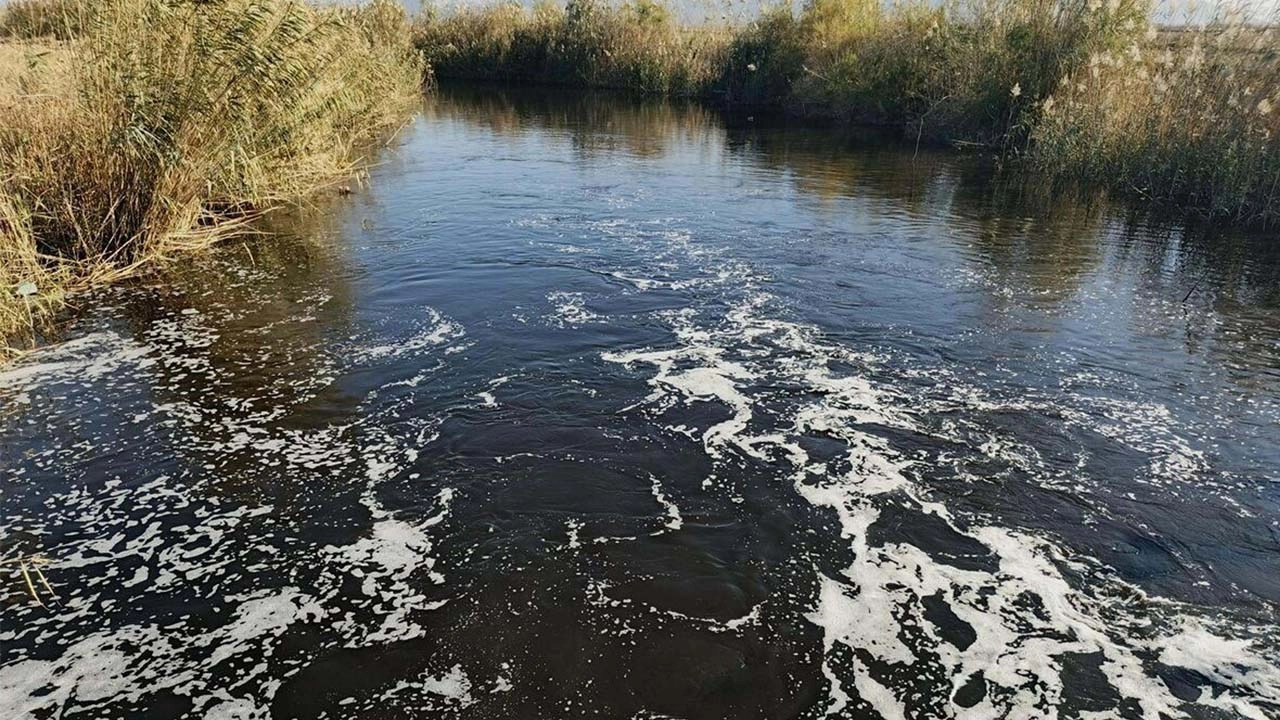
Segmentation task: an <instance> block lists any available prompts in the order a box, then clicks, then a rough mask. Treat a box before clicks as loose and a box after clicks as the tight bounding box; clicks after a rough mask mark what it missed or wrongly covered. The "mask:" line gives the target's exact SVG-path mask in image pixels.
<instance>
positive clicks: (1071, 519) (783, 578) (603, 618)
mask: <svg viewBox="0 0 1280 720" xmlns="http://www.w3.org/2000/svg"><path fill="white" fill-rule="evenodd" d="M275 225H276V226H277V228H278V229H283V231H284V235H283V236H282V237H275V238H263V239H254V240H249V241H245V242H237V243H232V244H229V245H227V246H225V247H222V248H220V249H218V250H217V251H216V252H214V253H212V254H211V256H210V257H208V258H203V259H199V260H198V261H194V262H191V263H186V264H184V265H183V266H180V267H175V268H173V269H171V270H170V271H168V272H166V273H165V274H164V275H163V276H161V277H157V278H154V279H151V280H149V281H147V282H145V283H139V284H136V285H134V286H131V287H126V288H120V289H116V290H113V291H110V292H107V293H104V294H103V295H101V296H100V297H97V298H93V299H92V302H89V301H86V302H85V303H84V305H85V307H84V309H83V311H82V312H81V313H80V314H79V315H78V316H76V317H75V318H74V320H73V321H72V322H71V323H70V325H69V327H68V328H67V330H66V336H65V339H64V340H63V341H62V342H60V343H57V344H53V345H51V346H49V347H47V348H45V349H43V350H41V351H38V352H35V353H33V354H32V355H30V356H29V357H27V358H25V359H23V360H22V361H20V362H18V363H16V364H13V365H11V366H9V367H7V368H5V369H4V370H2V371H0V469H2V471H3V478H2V482H3V485H2V486H0V492H2V495H0V542H2V543H3V552H4V553H5V556H6V557H9V558H12V557H15V556H16V555H17V554H18V553H39V554H42V555H44V556H45V557H47V558H48V559H49V560H50V564H49V565H48V566H47V567H46V568H45V572H46V574H47V576H48V578H49V579H50V581H51V582H52V583H53V585H54V587H55V590H56V591H57V593H58V596H59V600H58V601H56V602H55V600H54V598H52V597H49V596H48V595H47V593H42V594H43V595H44V597H45V600H46V601H47V602H48V604H49V607H40V606H38V605H36V604H35V603H34V602H32V600H31V599H30V597H29V596H28V594H27V591H26V588H25V585H24V584H23V582H22V579H21V575H20V574H19V573H18V571H17V568H16V566H14V565H13V564H7V565H3V566H0V568H3V576H2V579H3V585H0V598H2V599H3V603H4V604H3V608H2V609H3V615H2V617H3V625H0V644H2V647H3V655H2V656H0V716H3V717H5V718H25V717H34V718H47V717H94V718H97V717H128V718H177V717H201V718H265V717H273V718H289V717H299V718H322V717H323V718H362V719H364V718H405V717H424V718H425V717H431V718H434V717H455V716H456V717H465V718H507V717H513V718H515V717H518V718H543V717H546V718H558V717H566V718H567V717H603V718H658V717H669V718H726V717H735V718H756V717H760V718H817V717H824V716H830V717H845V718H878V717H882V718H925V717H931V718H932V717H964V718H1006V717H1007V718H1042V717H1066V718H1111V717H1125V718H1148V719H1151V720H1155V719H1156V718H1160V717H1171V718H1178V717H1191V718H1236V717H1242V718H1270V717H1276V716H1277V715H1278V714H1280V669H1278V668H1280V639H1278V627H1280V624H1278V622H1277V607H1278V603H1280V525H1278V521H1277V520H1276V518H1277V505H1278V504H1280V483H1277V478H1280V408H1278V407H1277V399H1278V398H1280V319H1277V318H1280V315H1277V307H1278V306H1280V251H1277V249H1276V248H1277V246H1276V245H1275V243H1274V242H1272V241H1269V240H1268V239H1267V238H1251V237H1247V236H1233V235H1229V234H1224V233H1207V232H1205V231H1203V230H1198V231H1194V232H1192V231H1188V230H1186V229H1184V228H1182V227H1180V226H1179V225H1177V224H1176V223H1168V222H1161V219H1160V218H1150V217H1140V216H1138V215H1136V214H1135V213H1133V212H1130V211H1128V210H1126V209H1125V208H1123V207H1116V206H1107V205H1105V204H1102V203H1099V202H1084V201H1081V200H1076V199H1073V198H1072V197H1070V196H1068V195H1065V194H1047V193H1043V192H1042V193H1032V194H1028V193H1027V192H1025V191H1023V190H1021V189H1020V188H1019V187H1017V185H1016V184H1015V183H1012V182H1008V181H1006V180H1003V179H1001V178H1000V177H998V176H997V177H993V174H992V169H991V168H990V167H987V166H985V165H984V164H983V163H981V162H978V161H975V160H973V159H971V158H965V157H961V156H955V155H948V154H940V153H937V152H933V151H929V150H927V149H920V150H917V149H916V148H913V147H910V146H905V147H904V146H901V145H893V144H886V143H885V142H884V141H883V139H882V138H880V139H877V138H874V137H872V136H870V135H869V134H867V133H852V134H835V133H832V132H829V131H824V130H817V129H801V128H789V129H786V128H779V127H771V126H770V123H768V122H766V120H765V119H764V118H751V119H748V118H741V117H739V118H733V119H728V120H726V119H723V118H720V117H717V116H715V115H714V114H712V113H709V112H708V111H707V110H705V109H701V108H697V107H690V106H675V105H668V104H657V103H636V102H631V101H625V100H619V99H616V98H609V97H601V96H582V95H578V96H566V97H561V96H554V95H548V94H547V93H544V92H537V93H529V94H520V93H513V92H511V91H504V90H499V89H493V88H488V89H483V88H482V89H479V90H465V91H464V90H460V89H449V88H446V89H445V90H443V91H441V93H440V94H439V95H438V96H437V97H435V98H433V99H431V100H429V101H428V102H427V103H426V105H425V107H424V110H423V112H422V114H421V115H420V117H418V118H417V120H416V121H415V122H414V123H413V125H412V126H411V127H409V128H407V129H406V131H405V132H404V134H403V135H402V136H401V138H399V140H398V142H397V146H396V147H395V148H394V149H393V150H391V151H389V152H388V153H386V154H385V155H384V156H383V159H382V163H381V164H380V165H378V166H377V167H376V168H375V169H374V170H373V171H372V173H371V177H370V178H369V181H368V183H367V187H366V188H364V189H362V190H360V191H359V192H357V193H356V194H355V195H353V196H350V197H345V198H335V199H332V200H329V201H325V202H324V203H323V204H322V206H321V207H318V208H315V209H313V210H311V211H310V212H305V213H300V214H297V216H296V217H292V218H286V217H282V218H277V219H276V222H275Z"/></svg>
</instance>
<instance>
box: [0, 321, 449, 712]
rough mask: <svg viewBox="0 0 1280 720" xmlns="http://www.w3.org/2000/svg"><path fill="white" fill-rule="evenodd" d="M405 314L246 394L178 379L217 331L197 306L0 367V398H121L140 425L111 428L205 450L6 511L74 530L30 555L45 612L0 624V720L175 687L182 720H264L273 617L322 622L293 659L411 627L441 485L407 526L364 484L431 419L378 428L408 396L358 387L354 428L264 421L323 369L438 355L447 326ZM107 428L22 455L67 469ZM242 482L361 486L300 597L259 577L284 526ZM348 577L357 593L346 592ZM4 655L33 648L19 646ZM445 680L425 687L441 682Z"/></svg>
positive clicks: (423, 589)
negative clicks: (359, 522)
mask: <svg viewBox="0 0 1280 720" xmlns="http://www.w3.org/2000/svg"><path fill="white" fill-rule="evenodd" d="M424 317H425V318H426V320H425V322H424V323H420V324H418V325H417V326H416V327H417V329H416V330H415V331H414V332H413V333H412V334H411V336H410V337H408V338H406V339H404V340H402V341H397V342H393V343H378V342H376V341H373V342H366V343H365V344H364V345H362V346H360V347H357V348H355V349H354V350H353V349H351V348H345V349H342V350H340V352H339V355H337V356H334V357H331V358H325V357H324V356H321V357H320V359H319V362H318V363H317V364H316V367H317V368H318V369H319V370H320V371H319V372H316V373H314V374H312V375H310V376H308V377H307V378H305V379H303V380H301V381H298V382H295V383H293V384H291V385H290V386H289V387H287V388H278V390H279V391H280V396H279V397H275V396H272V393H274V392H276V390H277V388H273V387H271V386H266V387H265V390H264V396H263V397H262V398H244V397H239V396H236V395H235V394H234V393H231V394H226V395H223V394H221V393H206V394H203V395H187V394H186V393H187V390H186V387H187V383H190V382H191V381H192V380H193V379H196V378H199V381H198V382H197V383H196V387H202V386H217V383H218V382H219V375H220V373H219V371H218V369H217V368H216V366H215V365H214V364H212V363H211V362H210V360H209V356H208V353H206V352H203V350H205V349H207V348H209V347H210V346H211V344H212V343H213V342H214V341H216V339H217V337H218V335H217V333H214V332H212V331H211V330H209V329H208V328H207V327H206V325H205V323H206V322H207V321H208V320H209V313H198V314H196V313H188V314H181V315H179V316H178V317H176V318H173V319H165V318H161V319H159V320H157V321H155V322H153V323H151V324H150V325H148V326H147V327H146V328H145V329H144V331H143V332H142V334H141V335H140V336H139V337H138V338H137V339H125V338H122V337H120V336H119V335H116V334H114V333H112V332H110V331H103V332H100V333H94V334H92V335H89V336H86V337H83V338H80V339H78V340H73V341H71V342H68V343H64V344H62V345H59V346H54V347H51V348H48V349H45V350H42V351H38V352H35V353H32V354H31V355H29V356H27V357H25V358H23V359H22V360H20V361H19V362H18V363H16V364H15V365H14V366H12V367H11V368H10V369H8V370H6V371H5V372H4V373H3V374H2V375H0V393H6V392H10V391H16V392H21V393H29V394H31V395H35V394H37V393H46V392H57V393H66V392H68V391H70V392H72V393H81V394H84V395H89V397H93V396H92V395H91V394H92V393H107V394H111V393H116V394H117V395H119V396H121V397H137V398H139V400H137V401H136V402H138V403H139V404H143V403H145V406H144V407H141V408H140V410H139V411H130V412H131V413H132V414H131V416H132V417H135V418H138V417H140V418H142V419H143V420H145V421H146V422H145V423H144V424H143V426H142V429H140V430H131V431H130V432H142V433H148V434H160V433H169V434H172V435H173V436H174V438H176V441H175V442H174V447H176V448H177V452H179V453H181V454H182V455H183V456H185V458H186V460H184V462H186V463H188V466H189V465H190V463H191V461H193V460H195V459H196V458H207V459H205V460H203V462H201V463H200V464H199V465H197V467H198V468H200V469H202V470H203V473H201V474H196V473H194V472H191V471H190V470H189V469H184V470H183V472H182V473H181V476H171V475H162V476H158V477H155V478H154V479H151V480H148V481H145V482H133V481H132V479H130V481H128V482H126V481H122V480H121V479H118V478H115V479H106V480H102V479H101V478H91V477H85V478H81V479H77V478H71V480H72V481H71V482H68V483H67V484H68V486H69V489H68V490H67V491H65V492H61V493H58V494H55V495H52V496H50V497H48V498H45V499H44V504H45V507H46V508H47V511H46V512H44V513H42V514H39V515H34V516H32V515H24V516H22V517H20V518H7V519H6V520H7V521H14V520H20V521H21V524H22V526H23V529H24V530H25V531H27V532H33V533H34V534H36V535H40V534H42V533H41V532H40V530H41V527H42V526H43V525H45V524H47V525H49V526H50V527H56V526H58V525H65V524H74V526H75V527H76V528H77V532H76V533H73V534H70V535H67V536H66V538H65V540H64V541H63V542H62V543H61V544H59V545H56V546H48V547H45V548H43V554H44V555H45V556H46V557H48V558H49V560H50V563H49V564H48V565H47V566H45V567H44V568H43V570H44V572H45V574H46V576H47V577H48V578H49V579H50V581H51V582H52V583H53V584H54V585H55V589H56V590H57V591H58V594H59V595H60V596H61V602H60V603H57V604H55V605H53V606H52V607H51V608H50V609H49V610H48V611H45V610H42V609H41V608H39V607H38V606H35V605H34V604H33V603H32V604H28V605H24V606H21V607H18V608H16V609H15V615H14V622H13V623H12V624H10V623H7V622H6V623H5V627H3V628H0V642H3V643H5V644H6V646H7V648H6V653H5V655H4V657H3V659H2V660H0V716H2V717H6V718H9V717H12V718H25V717H33V716H41V717H43V716H47V715H49V714H50V713H52V714H53V715H54V716H60V715H61V713H62V712H64V711H66V710H75V709H77V708H83V707H88V706H91V705H94V704H97V703H109V704H110V705H111V706H115V705H119V704H134V705H137V704H143V705H145V704H146V703H147V702H148V698H150V697H152V696H153V694H155V693H158V692H162V691H166V690H169V691H172V692H174V693H176V694H179V695H186V696H188V697H190V699H191V702H192V704H193V710H192V712H193V714H194V716H199V717H213V718H217V717H227V718H230V717H235V718H255V717H266V716H267V713H268V710H267V708H269V706H270V703H271V700H272V698H273V697H274V696H275V694H276V692H277V690H278V689H279V688H280V686H281V684H282V682H283V679H284V678H285V677H287V675H288V674H289V671H288V668H287V667H280V666H278V663H277V662H276V661H275V660H274V659H273V655H274V653H275V652H276V650H277V649H278V647H279V646H280V642H281V639H282V638H283V636H284V635H285V634H286V633H287V632H288V631H289V630H290V628H293V627H295V626H298V625H310V626H313V627H316V628H322V629H323V633H324V635H325V637H326V638H327V639H326V640H325V641H324V642H323V643H322V644H321V646H319V647H317V648H314V649H313V650H310V651H309V652H313V653H323V652H326V651H328V650H330V649H333V648H335V647H338V646H343V645H345V646H348V647H366V646H370V645H381V644H386V643H391V642H398V641H403V640H406V639H409V638H415V637H421V636H422V635H423V634H424V632H425V631H424V629H423V628H422V627H421V626H420V625H419V624H418V622H417V621H416V618H417V616H419V615H420V614H421V613H426V612H430V611H431V610H434V609H436V608H439V607H441V606H442V605H443V604H445V603H446V602H448V598H447V597H446V598H443V599H440V598H439V593H438V592H431V590H430V589H431V588H435V587H438V586H440V585H441V584H443V583H444V582H445V576H444V575H443V574H442V573H441V572H440V569H439V568H438V567H437V560H436V558H435V556H434V550H435V547H434V540H433V537H432V533H433V532H437V531H438V526H440V525H441V524H442V523H443V522H444V521H445V520H446V519H447V517H448V515H449V511H450V506H451V503H452V501H453V498H454V490H453V489H451V488H447V487H446V488H436V489H434V490H433V492H434V496H433V497H431V498H430V501H429V503H430V504H429V507H428V509H427V511H426V512H425V513H424V514H422V515H421V516H419V517H410V516H408V515H402V514H397V513H393V512H392V511H391V509H389V508H388V507H386V506H385V505H384V504H383V503H382V502H381V500H380V499H379V498H380V492H379V490H380V488H381V487H382V486H383V485H385V484H386V483H388V482H390V481H392V480H395V479H397V478H399V477H400V476H402V475H403V474H404V473H405V471H406V469H407V468H409V467H410V466H411V465H412V463H413V462H414V461H415V459H416V457H417V455H418V453H419V451H420V449H421V448H422V447H424V446H426V445H428V444H429V443H430V442H431V441H432V440H433V439H434V435H433V429H434V428H433V425H432V423H431V421H423V420H416V419H415V420H413V421H404V420H401V421H399V422H397V423H394V424H392V423H391V422H388V421H389V420H393V419H395V417H396V416H395V413H396V412H397V410H398V409H399V408H400V407H401V406H404V405H406V404H410V403H412V400H413V396H412V393H411V392H409V393H407V394H405V395H404V396H402V397H398V398H392V399H390V400H387V401H382V406H379V404H378V403H375V402H373V400H372V399H373V398H376V397H377V396H378V392H379V390H384V389H385V388H386V387H388V386H390V385H391V383H387V384H386V385H383V386H380V387H378V388H374V389H372V390H370V391H369V396H368V397H369V399H368V400H366V401H365V402H366V403H367V404H368V410H367V411H366V412H364V413H362V415H361V417H360V419H359V420H358V421H355V422H336V423H334V424H331V425H327V426H322V427H317V428H297V427H290V426H288V425H281V424H280V423H279V422H278V421H279V420H280V419H282V418H285V417H286V416H287V415H288V414H289V411H290V408H291V407H294V406H297V405H299V404H302V403H306V402H308V401H310V400H311V399H313V398H315V397H316V395H317V394H318V393H319V392H321V391H322V390H323V389H324V388H325V387H326V386H327V385H328V384H329V383H330V382H331V380H332V376H331V375H330V374H329V372H328V370H330V369H332V368H336V367H338V366H340V365H342V364H345V363H365V362H372V361H379V362H385V361H390V360H395V359H402V358H407V357H409V356H410V354H427V353H432V352H440V353H443V352H444V351H445V350H447V349H449V348H451V347H457V344H458V341H459V340H460V339H461V338H462V337H463V336H464V333H463V331H462V329H461V327H460V326H458V325H457V324H456V323H453V322H452V321H450V320H448V319H446V318H444V317H442V316H440V315H439V313H436V312H435V311H434V310H427V311H425V312H424ZM80 388H83V391H81V390H80ZM139 388H142V389H143V390H142V391H140V390H139ZM147 391H150V392H147ZM113 399H114V398H110V397H109V398H108V399H107V400H108V401H110V400H113ZM28 412H34V410H30V411H28ZM210 418H216V419H215V420H211V419H210ZM115 432H117V430H116V429H115V428H112V427H103V428H85V433H84V434H85V439H83V440H81V441H80V442H79V443H78V444H76V445H74V446H70V447H65V446H58V447H52V448H50V449H49V450H47V451H44V452H43V453H42V454H40V455H36V456H34V457H33V458H32V459H31V462H32V463H33V464H34V465H35V466H36V467H38V468H41V469H44V470H47V471H56V470H57V469H60V468H62V467H67V466H69V467H74V460H75V458H76V457H78V456H86V457H93V456H94V455H95V454H97V453H103V452H114V451H115V450H114V449H113V448H112V447H111V446H110V445H109V443H112V442H115V441H116V439H115V437H114V435H113V434H112V433H115ZM233 459H234V461H233ZM178 466H179V467H182V464H181V463H179V464H178ZM257 473H263V474H264V475H263V479H261V482H259V480H254V481H253V482H254V483H255V484H254V486H255V487H262V488H281V489H284V490H286V491H293V490H297V491H298V495H297V497H300V498H306V497H307V496H308V494H309V492H310V490H311V487H310V486H312V485H315V486H316V488H317V490H318V491H319V492H322V493H323V492H326V489H325V483H326V482H329V478H330V477H332V476H334V475H336V474H339V473H341V475H342V476H345V477H355V478H359V477H360V476H361V475H363V476H364V478H365V487H364V488H363V491H362V492H361V491H358V490H357V492H356V493H355V494H356V495H358V497H359V501H360V502H361V503H363V504H364V506H365V508H366V509H367V510H368V512H369V516H370V520H371V522H370V524H369V526H368V528H367V529H365V530H358V529H357V530H356V532H355V537H354V538H353V539H352V540H350V541H349V542H345V543H334V544H332V545H329V546H327V547H324V548H322V549H320V551H319V552H314V553H308V555H307V558H306V559H307V561H308V564H307V566H306V567H305V568H300V570H301V571H302V573H303V574H304V575H309V576H314V577H311V579H310V580H308V585H307V590H306V592H303V591H302V590H300V589H299V588H298V587H292V586H286V587H278V588H272V587H271V586H272V585H273V584H274V583H278V582H279V581H280V578H281V577H283V576H282V575H281V573H280V570H279V567H278V566H277V562H278V561H277V558H281V559H282V561H283V562H286V563H293V562H296V558H294V559H292V560H289V559H284V558H285V557H286V556H291V555H293V554H295V553H296V552H298V551H299V550H302V548H301V547H299V546H298V545H297V544H296V540H295V539H294V538H293V537H291V532H290V531H289V530H288V529H287V528H285V527H277V526H275V525H274V524H273V519H274V518H275V517H276V516H277V513H278V512H279V510H280V508H278V507H277V506H275V505H273V504H270V503H264V502H255V501H254V499H253V498H252V497H244V496H243V495H240V494H237V492H236V491H237V488H238V486H237V483H239V482H241V481H242V480H249V479H252V478H255V477H256V474H257ZM287 495H288V492H286V496H287ZM286 517H287V516H286ZM5 524H6V525H7V524H8V522H6V523H5ZM6 534H7V533H6V532H5V531H4V530H0V538H2V537H3V536H4V535H6ZM3 539H5V540H7V538H3ZM289 574H290V575H292V574H293V573H292V572H290V573H289ZM353 581H354V584H355V585H356V587H357V588H358V590H359V595H358V596H352V595H351V594H350V593H349V592H348V588H350V587H351V586H352V584H353ZM192 595H195V596H196V597H202V598H208V599H209V600H210V601H211V602H200V603H199V604H198V607H200V608H202V609H203V610H202V611H203V612H204V613H205V615H204V616H199V617H196V616H193V617H191V618H186V617H181V616H179V617H178V618H177V619H173V618H169V619H164V620H160V619H155V620H144V621H134V622H132V623H129V624H123V625H115V626H112V627H110V628H109V629H102V630H96V629H94V628H96V627H99V626H101V625H102V624H103V618H112V617H114V616H115V615H116V614H117V609H118V608H119V606H120V605H121V604H127V605H134V604H141V605H142V606H144V607H146V606H148V604H149V603H150V604H154V603H153V602H152V601H153V600H154V599H155V598H159V599H160V605H161V606H164V605H166V604H170V605H173V604H177V605H182V604H185V603H189V602H190V601H191V596H192ZM170 598H171V599H170ZM46 600H48V598H46ZM110 624H112V625H114V623H110ZM77 633H78V634H77ZM10 648H12V650H10ZM19 648H37V649H38V654H36V653H32V652H30V651H28V650H26V649H19ZM55 649H56V651H55ZM303 660H304V661H305V658H303ZM290 662H291V663H292V664H295V665H296V664H297V663H298V662H299V659H298V658H294V659H292V660H291V661H290ZM452 679H455V678H453V676H452V675H446V676H444V677H443V678H439V679H436V680H435V681H433V682H435V683H436V685H435V687H436V688H437V689H438V690H441V691H443V692H447V693H452V692H453V690H452V689H451V688H456V686H457V683H456V682H455V683H454V684H453V685H450V684H449V682H450V681H451V680H452ZM455 695H456V693H455ZM102 707H104V708H105V707H107V705H103V706H102ZM104 712H105V710H104Z"/></svg>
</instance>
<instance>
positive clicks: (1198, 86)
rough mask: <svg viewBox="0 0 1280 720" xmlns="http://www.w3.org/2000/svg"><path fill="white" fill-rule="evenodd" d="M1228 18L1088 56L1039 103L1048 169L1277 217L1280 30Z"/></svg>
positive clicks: (1210, 209) (1193, 203) (1228, 210)
mask: <svg viewBox="0 0 1280 720" xmlns="http://www.w3.org/2000/svg"><path fill="white" fill-rule="evenodd" d="M1276 33H1277V31H1276V29H1275V26H1274V24H1272V25H1260V24H1257V23H1250V22H1245V21H1244V19H1243V18H1241V17H1239V16H1226V17H1221V18H1218V19H1215V20H1213V21H1211V22H1209V23H1206V24H1204V25H1201V26H1192V27H1184V28H1182V29H1180V30H1177V31H1164V32H1159V31H1157V30H1156V29H1155V28H1151V29H1150V31H1149V32H1148V34H1147V35H1146V36H1145V37H1144V38H1143V39H1142V40H1141V41H1135V42H1133V43H1131V44H1130V45H1129V46H1127V47H1125V48H1122V49H1118V50H1112V51H1109V52H1099V53H1095V54H1093V55H1091V56H1090V57H1089V59H1088V60H1087V62H1085V63H1082V64H1081V66H1080V67H1077V68H1074V69H1073V70H1072V71H1071V72H1069V73H1067V74H1064V75H1063V77H1062V78H1061V81H1060V83H1059V84H1058V86H1057V87H1056V88H1055V89H1054V92H1053V93H1052V94H1051V95H1049V96H1047V97H1046V98H1045V100H1044V101H1043V103H1042V104H1041V112H1040V117H1039V120H1038V122H1037V125H1036V127H1035V130H1034V133H1033V140H1034V143H1033V146H1032V156H1033V158H1034V160H1035V163H1036V164H1037V166H1039V167H1040V168H1041V169H1043V170H1045V171H1048V172H1051V173H1054V174H1057V175H1067V176H1072V177H1076V178H1083V179H1086V180H1100V181H1103V182H1106V183H1109V184H1112V185H1116V184H1119V185H1120V186H1121V187H1122V188H1123V189H1125V190H1127V191H1128V192H1130V193H1132V194H1136V195H1139V196H1142V197H1148V198H1152V199H1154V200H1157V201H1161V202H1164V203H1178V204H1180V205H1183V206H1186V207H1191V208H1195V209H1197V210H1199V211H1200V212H1201V213H1203V214H1205V215H1209V216H1212V217H1218V218H1226V219H1229V220H1232V221H1239V222H1244V223H1251V224H1264V225H1265V224H1275V223H1276V222H1277V221H1280V37H1277V34H1276Z"/></svg>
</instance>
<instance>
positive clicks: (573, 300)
mask: <svg viewBox="0 0 1280 720" xmlns="http://www.w3.org/2000/svg"><path fill="white" fill-rule="evenodd" d="M547 302H549V303H551V306H552V307H553V308H554V311H553V312H552V313H551V315H549V316H548V320H549V322H551V324H553V325H555V326H556V327H562V328H563V327H577V326H579V325H585V324H586V323H590V322H596V321H598V320H600V319H601V318H600V316H599V315H597V314H596V313H593V312H591V311H590V310H588V309H587V300H586V296H585V295H584V294H583V293H580V292H565V291H562V290H557V291H554V292H550V293H547Z"/></svg>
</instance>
